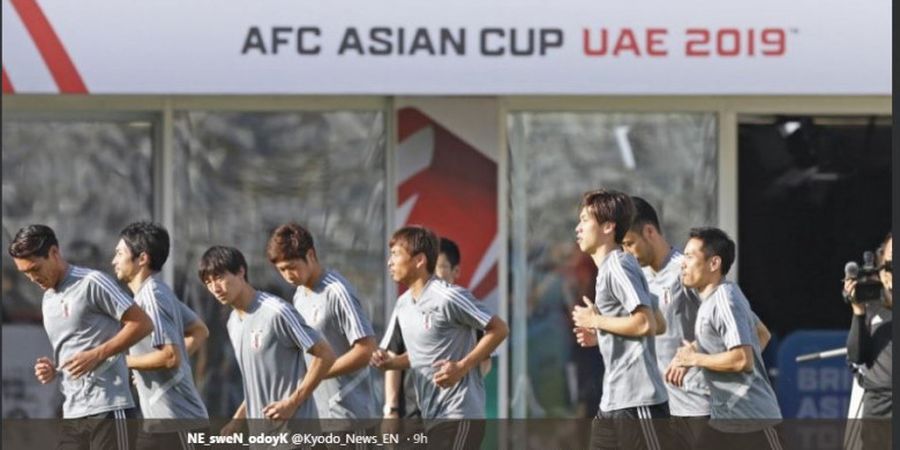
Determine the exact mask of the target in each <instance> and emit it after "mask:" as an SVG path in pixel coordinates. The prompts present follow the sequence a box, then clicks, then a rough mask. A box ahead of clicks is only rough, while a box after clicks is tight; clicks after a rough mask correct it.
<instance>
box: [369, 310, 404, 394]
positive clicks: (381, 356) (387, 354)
mask: <svg viewBox="0 0 900 450" xmlns="http://www.w3.org/2000/svg"><path fill="white" fill-rule="evenodd" d="M405 348H406V346H405V345H404V342H403V331H402V330H401V329H400V325H399V323H398V320H397V311H394V312H393V314H392V315H391V318H390V320H388V325H387V330H385V335H384V338H383V339H382V340H381V348H376V349H375V351H373V352H372V358H371V359H370V360H369V364H370V365H371V366H372V367H375V368H376V369H381V370H385V371H398V370H406V369H409V368H410V364H409V355H408V354H407V353H406V351H405ZM392 376H393V375H392ZM396 377H397V379H398V380H399V378H400V375H399V374H397V375H396ZM387 389H388V386H387V385H385V395H386V396H387ZM399 389H400V384H399V381H398V382H397V390H398V391H399ZM397 395H398V394H397V391H395V392H394V393H393V396H394V397H396V396H397ZM386 398H387V397H386ZM398 403H399V402H398Z"/></svg>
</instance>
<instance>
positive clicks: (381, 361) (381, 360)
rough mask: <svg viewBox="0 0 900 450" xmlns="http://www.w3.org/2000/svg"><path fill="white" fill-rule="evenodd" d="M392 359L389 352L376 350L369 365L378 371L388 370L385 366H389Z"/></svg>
mask: <svg viewBox="0 0 900 450" xmlns="http://www.w3.org/2000/svg"><path fill="white" fill-rule="evenodd" d="M390 359H391V356H390V354H389V353H388V351H387V350H385V349H383V348H376V349H375V351H374V352H372V357H371V358H369V365H371V366H372V367H374V368H376V369H387V368H386V367H384V365H385V364H387V362H388V361H389V360H390Z"/></svg>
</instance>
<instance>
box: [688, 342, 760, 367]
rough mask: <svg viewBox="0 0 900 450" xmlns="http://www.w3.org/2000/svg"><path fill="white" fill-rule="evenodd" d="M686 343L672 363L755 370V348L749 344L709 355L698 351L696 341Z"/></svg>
mask: <svg viewBox="0 0 900 450" xmlns="http://www.w3.org/2000/svg"><path fill="white" fill-rule="evenodd" d="M684 344H685V345H683V346H681V347H680V348H679V349H678V352H677V353H676V354H675V358H673V359H672V365H674V366H679V367H700V368H701V369H707V370H712V371H714V372H731V373H737V372H750V371H752V370H753V350H751V347H750V346H749V345H740V346H737V347H733V348H731V349H730V350H728V351H724V352H721V353H715V354H712V355H707V354H704V353H700V352H698V351H697V347H696V344H695V343H688V342H685V343H684Z"/></svg>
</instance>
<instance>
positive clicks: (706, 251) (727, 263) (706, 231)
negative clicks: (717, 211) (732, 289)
mask: <svg viewBox="0 0 900 450" xmlns="http://www.w3.org/2000/svg"><path fill="white" fill-rule="evenodd" d="M689 236H690V238H692V239H699V240H700V241H701V242H703V247H702V248H703V255H704V256H706V258H707V259H709V258H712V257H713V256H718V257H719V258H721V259H722V276H723V277H724V276H725V275H726V274H728V270H729V269H731V265H732V264H734V248H735V245H734V241H732V240H731V238H730V237H728V234H726V233H725V232H724V231H722V230H720V229H718V228H715V227H698V228H692V229H691V232H690V234H689Z"/></svg>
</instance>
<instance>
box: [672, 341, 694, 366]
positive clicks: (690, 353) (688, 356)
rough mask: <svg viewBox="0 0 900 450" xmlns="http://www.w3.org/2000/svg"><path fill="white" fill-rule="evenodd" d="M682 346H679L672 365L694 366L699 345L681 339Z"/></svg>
mask: <svg viewBox="0 0 900 450" xmlns="http://www.w3.org/2000/svg"><path fill="white" fill-rule="evenodd" d="M681 343H682V346H681V347H678V351H677V352H675V357H674V358H672V365H673V366H677V367H693V366H695V365H696V363H695V356H696V355H697V347H695V346H694V343H693V342H688V341H685V340H682V341H681Z"/></svg>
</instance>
